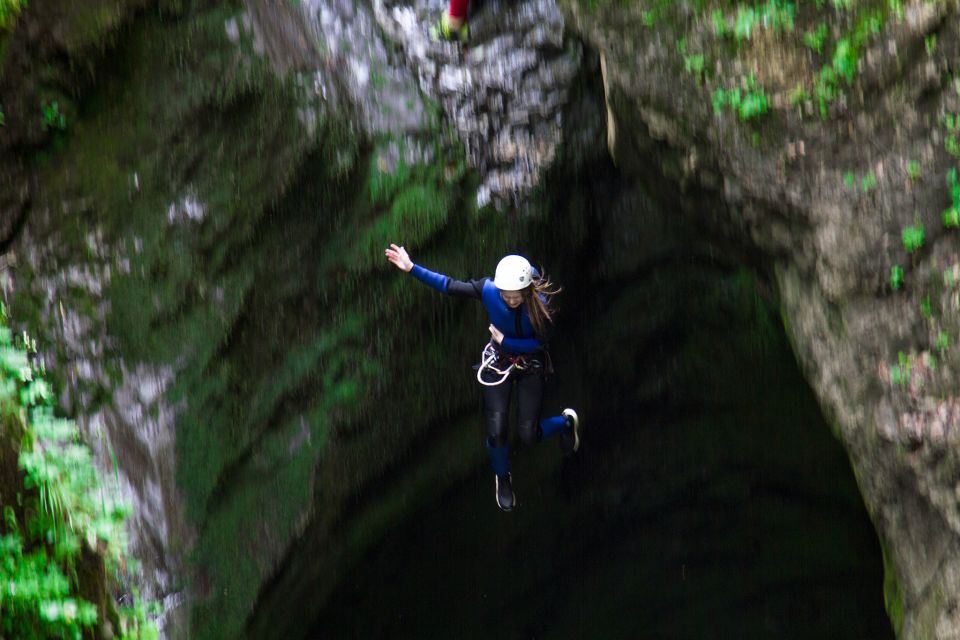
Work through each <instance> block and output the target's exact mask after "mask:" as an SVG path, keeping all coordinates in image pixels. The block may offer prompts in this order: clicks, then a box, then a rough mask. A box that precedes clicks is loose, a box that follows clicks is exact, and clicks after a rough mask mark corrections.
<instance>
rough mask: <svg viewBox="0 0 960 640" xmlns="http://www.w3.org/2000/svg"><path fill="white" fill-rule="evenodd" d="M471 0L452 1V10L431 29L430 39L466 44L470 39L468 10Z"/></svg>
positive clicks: (445, 12)
mask: <svg viewBox="0 0 960 640" xmlns="http://www.w3.org/2000/svg"><path fill="white" fill-rule="evenodd" d="M469 4H470V0H450V9H449V10H448V11H444V12H443V14H442V15H441V16H440V18H439V19H438V20H437V21H436V22H435V23H434V25H433V26H432V27H430V37H431V38H433V39H434V40H444V41H446V42H466V41H468V40H469V39H470V26H469V25H468V24H467V8H468V6H469Z"/></svg>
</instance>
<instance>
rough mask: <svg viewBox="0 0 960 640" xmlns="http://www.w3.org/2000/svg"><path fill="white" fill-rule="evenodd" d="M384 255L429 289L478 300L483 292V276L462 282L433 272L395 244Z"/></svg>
mask: <svg viewBox="0 0 960 640" xmlns="http://www.w3.org/2000/svg"><path fill="white" fill-rule="evenodd" d="M384 255H386V256H387V260H389V261H390V262H391V263H393V264H394V265H396V267H397V268H398V269H400V270H401V271H406V272H407V273H409V274H410V275H412V276H413V277H414V278H416V279H417V280H419V281H420V282H422V283H424V284H425V285H427V286H428V287H430V288H431V289H436V290H437V291H439V292H440V293H445V294H447V295H450V296H455V297H458V298H476V299H478V300H479V299H480V297H481V295H482V293H483V281H484V280H485V278H484V279H481V280H470V281H469V282H463V281H460V280H454V279H453V278H451V277H450V276H445V275H443V274H442V273H435V272H433V271H430V270H429V269H425V268H423V267H421V266H420V265H418V264H414V263H413V260H411V259H410V255H409V254H408V253H407V250H406V249H404V248H403V247H399V246H397V245H396V244H391V245H390V247H389V248H387V249H386V250H385V251H384Z"/></svg>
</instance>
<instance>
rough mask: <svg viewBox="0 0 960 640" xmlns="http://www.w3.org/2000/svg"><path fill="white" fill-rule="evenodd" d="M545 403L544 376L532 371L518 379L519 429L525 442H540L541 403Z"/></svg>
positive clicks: (541, 433) (541, 434) (542, 434)
mask: <svg viewBox="0 0 960 640" xmlns="http://www.w3.org/2000/svg"><path fill="white" fill-rule="evenodd" d="M542 403H543V376H542V375H541V374H540V373H530V374H527V375H525V376H522V377H521V378H520V379H519V380H518V381H517V405H518V407H517V409H518V411H517V413H518V414H519V417H518V419H517V431H518V432H519V433H520V439H521V440H522V441H523V442H524V444H533V443H535V442H539V441H540V438H541V436H545V435H547V434H546V433H544V432H542V431H541V425H540V424H538V422H539V421H540V405H541V404H542Z"/></svg>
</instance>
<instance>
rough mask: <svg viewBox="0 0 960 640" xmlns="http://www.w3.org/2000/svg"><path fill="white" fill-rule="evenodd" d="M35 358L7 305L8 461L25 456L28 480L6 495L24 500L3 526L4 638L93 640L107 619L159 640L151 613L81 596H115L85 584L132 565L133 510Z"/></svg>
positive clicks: (4, 454) (16, 502) (3, 441)
mask: <svg viewBox="0 0 960 640" xmlns="http://www.w3.org/2000/svg"><path fill="white" fill-rule="evenodd" d="M34 353H35V344H34V343H32V341H31V340H30V339H29V338H28V337H26V336H24V337H23V338H18V339H17V340H14V337H13V335H12V333H11V331H10V329H9V327H8V326H7V323H6V312H5V310H4V309H3V308H2V306H0V424H2V432H0V458H3V460H4V461H5V464H6V463H7V459H8V458H10V457H15V458H16V466H17V468H18V469H19V472H18V474H17V475H18V476H19V478H20V483H19V484H20V486H19V487H17V486H14V487H0V490H6V491H13V492H15V496H11V497H13V499H12V500H5V502H6V504H5V505H4V506H3V511H2V520H0V558H2V560H0V637H9V638H14V637H15V638H22V639H26V640H41V639H46V638H64V639H71V640H73V639H79V638H81V637H92V634H93V633H95V632H94V629H96V628H97V627H98V626H100V627H102V626H103V624H104V623H105V622H106V620H103V619H102V616H105V617H108V618H110V622H111V623H112V626H113V628H114V633H115V634H116V637H120V638H129V639H131V640H133V639H144V640H146V639H153V638H156V637H157V636H158V634H157V631H156V628H155V627H154V626H153V625H152V624H151V623H149V622H147V620H146V616H145V614H144V612H143V609H142V608H141V609H138V610H129V609H122V610H121V611H119V612H116V611H115V610H113V609H112V608H111V607H108V606H104V605H101V607H99V608H98V606H97V605H96V604H94V603H93V602H90V601H88V600H86V599H84V598H83V597H82V596H81V595H80V591H81V588H84V589H85V591H87V592H89V590H91V589H92V590H94V591H100V592H101V593H103V595H104V596H106V595H107V594H108V593H109V591H108V589H109V586H108V585H107V584H105V583H103V582H100V583H99V584H97V583H94V584H90V583H89V580H88V581H87V582H86V583H84V584H81V580H80V578H79V577H78V576H80V575H90V574H91V573H93V574H96V571H91V568H92V567H91V563H93V564H94V565H96V564H99V563H103V566H104V568H105V569H107V571H108V572H110V571H112V572H117V571H119V570H120V567H121V566H123V565H124V564H125V563H126V562H127V561H128V558H127V556H126V550H125V531H124V520H125V518H126V516H127V510H126V507H124V506H123V505H122V504H121V503H120V502H119V501H118V500H116V499H115V498H114V497H112V494H111V492H108V491H106V490H105V489H104V487H103V486H102V485H101V484H100V481H99V478H98V477H97V471H96V468H95V467H94V465H93V460H92V456H91V453H90V450H89V449H88V448H87V447H86V445H84V444H83V442H82V441H81V439H80V433H79V431H78V429H77V426H76V425H75V424H74V423H73V421H71V420H65V419H62V418H57V417H56V416H55V415H54V412H53V404H52V402H53V395H54V394H53V391H52V389H51V388H50V386H49V385H48V384H47V382H46V381H45V380H44V379H43V367H42V366H41V365H38V364H37V359H36V358H35V357H34ZM16 443H19V450H16V449H12V448H11V446H13V447H16ZM9 462H12V460H10V461H9ZM101 571H102V569H101Z"/></svg>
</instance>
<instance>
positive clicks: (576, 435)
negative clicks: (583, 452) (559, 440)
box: [561, 409, 580, 452]
mask: <svg viewBox="0 0 960 640" xmlns="http://www.w3.org/2000/svg"><path fill="white" fill-rule="evenodd" d="M561 415H563V416H564V417H568V418H571V419H572V420H573V450H574V452H576V450H577V449H579V448H580V417H579V416H578V415H577V412H576V411H574V410H573V409H564V410H563V412H562V413H561Z"/></svg>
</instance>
